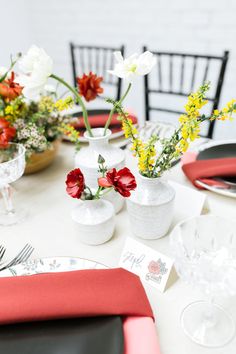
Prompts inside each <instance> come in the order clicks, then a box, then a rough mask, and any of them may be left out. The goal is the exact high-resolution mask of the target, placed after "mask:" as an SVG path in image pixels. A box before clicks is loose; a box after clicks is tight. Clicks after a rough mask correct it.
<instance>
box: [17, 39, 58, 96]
mask: <svg viewBox="0 0 236 354" xmlns="http://www.w3.org/2000/svg"><path fill="white" fill-rule="evenodd" d="M52 68H53V61H52V59H51V58H50V56H49V55H48V54H47V53H46V52H45V51H44V49H42V48H39V47H37V46H35V45H33V46H31V47H30V49H29V50H28V52H27V53H26V54H25V55H24V56H23V57H22V58H21V59H20V60H19V69H20V71H21V73H20V75H19V76H18V77H17V82H18V83H19V84H20V85H21V86H23V87H24V89H23V94H24V96H25V97H26V98H28V99H34V98H36V97H37V96H38V95H39V94H40V92H42V90H43V89H44V87H45V85H46V84H47V80H48V78H49V76H50V75H51V74H52Z"/></svg>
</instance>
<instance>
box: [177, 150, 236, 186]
mask: <svg viewBox="0 0 236 354" xmlns="http://www.w3.org/2000/svg"><path fill="white" fill-rule="evenodd" d="M182 169H183V171H184V173H185V175H186V176H187V177H188V179H189V180H190V181H191V182H192V183H193V185H194V186H195V187H197V188H199V189H204V188H203V187H202V186H200V185H199V184H197V183H196V180H200V181H202V182H204V183H207V184H209V185H214V186H217V187H221V188H227V185H225V184H224V186H223V184H222V185H219V181H214V180H213V179H210V177H211V178H213V177H234V176H236V158H235V157H230V158H221V159H210V160H195V161H193V162H189V163H184V164H183V166H182Z"/></svg>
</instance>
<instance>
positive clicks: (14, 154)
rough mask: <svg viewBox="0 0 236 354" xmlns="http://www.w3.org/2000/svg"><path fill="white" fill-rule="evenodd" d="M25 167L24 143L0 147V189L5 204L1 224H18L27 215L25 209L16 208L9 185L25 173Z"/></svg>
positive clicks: (1, 214)
mask: <svg viewBox="0 0 236 354" xmlns="http://www.w3.org/2000/svg"><path fill="white" fill-rule="evenodd" d="M24 169H25V148H24V146H23V145H21V144H16V143H9V144H8V145H7V146H6V147H1V148H0V190H1V194H2V196H3V201H4V204H5V211H3V212H0V225H4V226H8V225H13V224H16V223H18V222H20V221H21V220H22V219H24V218H25V216H26V211H25V209H23V208H19V209H15V208H14V206H13V203H12V197H11V187H10V185H9V184H10V183H12V182H15V181H16V180H18V179H19V178H20V177H21V176H22V175H23V173H24Z"/></svg>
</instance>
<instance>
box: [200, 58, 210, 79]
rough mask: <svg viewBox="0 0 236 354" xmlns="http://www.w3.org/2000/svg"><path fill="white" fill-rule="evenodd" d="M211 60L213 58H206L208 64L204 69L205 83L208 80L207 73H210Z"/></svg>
mask: <svg viewBox="0 0 236 354" xmlns="http://www.w3.org/2000/svg"><path fill="white" fill-rule="evenodd" d="M210 60H211V58H207V59H206V66H205V71H204V75H203V80H202V83H204V82H205V81H206V80H207V74H208V70H209V65H210Z"/></svg>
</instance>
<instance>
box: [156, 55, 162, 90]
mask: <svg viewBox="0 0 236 354" xmlns="http://www.w3.org/2000/svg"><path fill="white" fill-rule="evenodd" d="M157 60H158V67H157V70H158V73H157V74H158V78H159V89H160V90H161V89H162V70H161V54H160V55H158V59H157Z"/></svg>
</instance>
